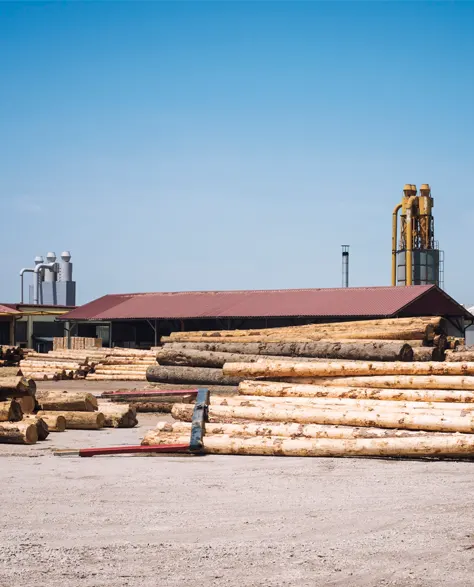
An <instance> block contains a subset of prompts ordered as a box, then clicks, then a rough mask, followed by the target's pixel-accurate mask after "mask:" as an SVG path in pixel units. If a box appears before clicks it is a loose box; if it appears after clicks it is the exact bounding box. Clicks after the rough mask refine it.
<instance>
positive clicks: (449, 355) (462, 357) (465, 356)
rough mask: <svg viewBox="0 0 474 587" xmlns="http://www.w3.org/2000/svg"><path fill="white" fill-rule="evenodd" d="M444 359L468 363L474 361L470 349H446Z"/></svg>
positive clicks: (473, 355)
mask: <svg viewBox="0 0 474 587" xmlns="http://www.w3.org/2000/svg"><path fill="white" fill-rule="evenodd" d="M445 360H446V361H449V362H457V363H459V362H463V363H470V362H472V361H474V350H472V351H449V350H448V351H446V358H445Z"/></svg>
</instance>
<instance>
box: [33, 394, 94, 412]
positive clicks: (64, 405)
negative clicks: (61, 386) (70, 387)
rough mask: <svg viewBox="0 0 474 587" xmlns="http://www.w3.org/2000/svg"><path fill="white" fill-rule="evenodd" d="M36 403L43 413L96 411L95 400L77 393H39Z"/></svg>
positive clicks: (92, 397)
mask: <svg viewBox="0 0 474 587" xmlns="http://www.w3.org/2000/svg"><path fill="white" fill-rule="evenodd" d="M36 401H37V402H38V405H39V407H40V410H43V411H63V410H68V411H76V412H93V411H95V410H97V399H96V398H95V397H94V396H93V395H92V394H91V393H86V392H79V391H39V392H38V393H37V394H36Z"/></svg>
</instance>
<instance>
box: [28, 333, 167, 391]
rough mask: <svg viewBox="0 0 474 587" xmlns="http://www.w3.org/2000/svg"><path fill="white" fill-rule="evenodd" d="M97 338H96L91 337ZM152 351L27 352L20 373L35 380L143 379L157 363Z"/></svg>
mask: <svg viewBox="0 0 474 587" xmlns="http://www.w3.org/2000/svg"><path fill="white" fill-rule="evenodd" d="M94 340H96V339H94ZM155 354H156V353H155V352H154V351H142V350H137V349H122V348H112V349H108V348H89V349H84V350H72V349H64V350H56V351H50V352H49V353H30V354H29V355H28V357H27V359H25V360H23V361H21V363H20V368H21V370H22V373H23V374H24V375H25V376H27V377H29V378H31V379H35V380H55V381H57V380H64V379H84V378H85V377H87V378H88V379H91V380H95V381H108V380H112V381H113V380H119V381H146V370H147V368H148V367H149V366H150V365H153V364H156V359H155Z"/></svg>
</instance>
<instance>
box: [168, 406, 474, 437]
mask: <svg viewBox="0 0 474 587" xmlns="http://www.w3.org/2000/svg"><path fill="white" fill-rule="evenodd" d="M171 413H172V415H173V417H174V418H175V419H176V420H181V419H184V420H186V417H188V416H186V415H187V414H189V406H186V405H184V404H175V405H174V406H173V410H172V412H171ZM181 414H183V416H184V417H181ZM209 418H210V419H214V421H216V420H218V421H222V419H232V420H238V419H242V420H256V421H260V422H297V423H299V424H332V425H338V426H340V425H343V426H356V427H359V426H364V427H375V428H403V429H406V430H426V431H434V432H467V433H469V434H471V433H472V432H474V418H473V417H471V416H469V415H466V416H461V417H458V416H450V415H445V414H441V415H434V414H433V415H431V414H423V413H421V414H403V415H401V414H400V412H396V413H393V414H391V413H376V412H375V411H372V412H369V411H363V410H352V409H351V410H347V411H344V410H339V411H338V410H333V409H322V408H320V409H318V408H306V407H304V408H302V409H299V408H282V407H275V408H273V407H256V408H252V407H238V406H228V407H225V406H210V407H209ZM210 421H212V420H210Z"/></svg>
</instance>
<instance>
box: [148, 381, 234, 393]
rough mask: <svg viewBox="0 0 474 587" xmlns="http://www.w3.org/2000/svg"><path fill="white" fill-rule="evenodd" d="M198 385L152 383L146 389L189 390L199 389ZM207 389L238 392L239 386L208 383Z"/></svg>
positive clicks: (215, 391) (214, 391)
mask: <svg viewBox="0 0 474 587" xmlns="http://www.w3.org/2000/svg"><path fill="white" fill-rule="evenodd" d="M198 387H199V386H193V385H189V383H150V384H149V385H148V387H147V389H146V391H153V390H156V391H167V390H170V391H177V390H186V391H189V390H190V389H197V388H198ZM206 389H208V390H209V391H211V392H212V393H219V394H220V393H224V394H232V393H237V390H238V387H237V385H206Z"/></svg>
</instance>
